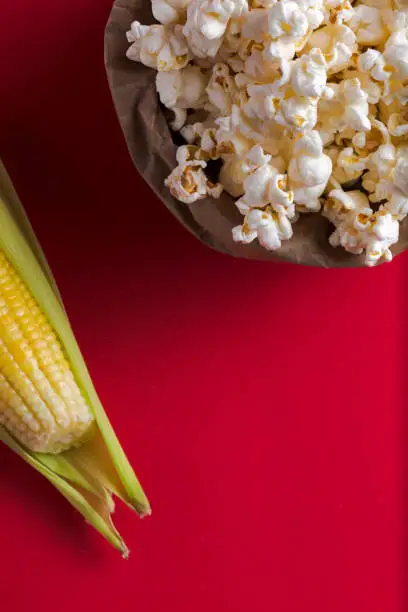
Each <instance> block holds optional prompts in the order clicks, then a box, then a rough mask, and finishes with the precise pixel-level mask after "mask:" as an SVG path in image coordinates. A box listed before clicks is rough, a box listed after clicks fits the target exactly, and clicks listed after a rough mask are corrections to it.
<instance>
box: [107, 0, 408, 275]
mask: <svg viewBox="0 0 408 612" xmlns="http://www.w3.org/2000/svg"><path fill="white" fill-rule="evenodd" d="M404 4H405V2H404V0H365V2H364V1H361V2H360V1H357V2H354V3H352V2H349V0H151V2H144V1H143V0H120V1H119V0H117V2H116V3H115V5H114V7H113V9H112V13H111V15H110V18H109V22H108V25H107V28H106V35H105V62H106V67H107V73H108V77H109V83H110V86H111V91H112V94H113V99H114V103H115V107H116V110H117V113H118V117H119V120H120V122H121V125H122V128H123V131H124V134H125V137H126V141H127V144H128V147H129V151H130V154H131V155H132V158H133V160H134V162H135V165H136V167H137V168H138V170H139V172H140V173H141V175H142V176H143V177H144V178H145V180H146V181H147V182H148V183H149V184H150V185H151V187H152V188H153V190H154V191H155V192H156V194H157V195H158V196H159V198H160V199H161V200H162V201H163V202H164V204H165V205H166V206H167V207H168V208H169V209H170V210H171V211H172V212H173V213H174V214H175V215H176V216H177V218H178V219H179V220H180V221H181V222H182V223H183V224H184V225H185V226H186V227H187V228H188V229H189V230H190V231H191V232H193V233H194V234H195V235H196V236H197V237H198V238H199V239H200V240H202V241H203V242H205V243H206V244H208V245H210V246H212V247H213V248H215V249H217V250H220V251H222V252H224V253H229V254H231V255H234V256H237V257H246V258H252V259H261V260H276V259H283V260H287V261H292V262H297V263H303V264H308V265H319V266H325V267H334V266H364V265H366V266H375V265H377V264H380V263H383V262H388V261H390V260H391V259H392V257H393V255H396V254H398V253H400V252H401V251H403V250H405V249H406V248H408V224H406V222H405V221H404V220H405V217H406V215H407V214H408V105H407V103H408V3H407V8H405V7H404ZM136 199H137V198H136ZM136 205H137V202H136Z"/></svg>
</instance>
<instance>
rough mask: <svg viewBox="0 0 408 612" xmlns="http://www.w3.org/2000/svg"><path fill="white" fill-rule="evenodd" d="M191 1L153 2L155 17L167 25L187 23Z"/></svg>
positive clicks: (164, 0) (169, 0)
mask: <svg viewBox="0 0 408 612" xmlns="http://www.w3.org/2000/svg"><path fill="white" fill-rule="evenodd" d="M190 2H191V0H152V13H153V17H154V18H155V19H156V20H157V21H159V22H160V23H163V24H165V25H167V24H169V23H180V22H182V21H185V18H186V10H187V6H188V5H189V4H190Z"/></svg>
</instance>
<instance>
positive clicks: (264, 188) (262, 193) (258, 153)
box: [236, 145, 295, 218]
mask: <svg viewBox="0 0 408 612" xmlns="http://www.w3.org/2000/svg"><path fill="white" fill-rule="evenodd" d="M271 160H272V157H271V155H265V153H264V152H263V150H262V147H261V146H260V145H256V146H254V147H253V148H252V149H251V150H250V152H249V153H248V155H247V157H246V164H245V166H244V167H243V171H244V174H246V177H245V178H244V180H243V187H244V194H243V196H242V198H241V199H240V200H238V202H236V204H237V206H238V207H241V208H242V206H243V207H244V209H245V210H247V209H250V208H256V207H257V208H264V207H265V206H267V205H270V206H271V208H272V209H273V210H275V211H276V212H279V213H284V214H286V215H287V216H288V217H289V218H292V217H293V216H294V214H295V207H294V204H293V192H292V191H287V185H288V181H287V177H286V175H284V174H280V173H279V171H278V169H277V168H275V166H274V165H273V164H272V163H271Z"/></svg>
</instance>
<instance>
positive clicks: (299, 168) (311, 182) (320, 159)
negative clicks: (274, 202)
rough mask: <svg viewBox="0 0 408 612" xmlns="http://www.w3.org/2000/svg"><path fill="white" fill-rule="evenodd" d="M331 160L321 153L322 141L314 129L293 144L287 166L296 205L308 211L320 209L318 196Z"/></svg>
mask: <svg viewBox="0 0 408 612" xmlns="http://www.w3.org/2000/svg"><path fill="white" fill-rule="evenodd" d="M331 171H332V162H331V159H330V157H328V155H325V154H324V153H323V143H322V140H321V138H320V136H319V133H318V132H316V131H312V132H306V133H305V134H304V136H302V137H301V138H300V139H299V140H298V141H297V142H296V143H295V145H294V147H293V153H292V158H291V160H290V163H289V168H288V178H289V187H290V189H292V190H293V192H294V199H295V203H296V205H301V206H302V207H304V208H305V209H306V210H308V211H318V210H320V202H319V197H320V196H321V195H322V193H323V191H324V190H325V188H326V185H327V181H328V180H329V178H330V175H331Z"/></svg>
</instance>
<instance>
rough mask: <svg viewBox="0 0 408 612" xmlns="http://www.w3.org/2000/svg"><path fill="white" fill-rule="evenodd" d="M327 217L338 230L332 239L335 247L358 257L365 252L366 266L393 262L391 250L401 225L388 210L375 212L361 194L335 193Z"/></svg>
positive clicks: (338, 191) (328, 203) (353, 192)
mask: <svg viewBox="0 0 408 612" xmlns="http://www.w3.org/2000/svg"><path fill="white" fill-rule="evenodd" d="M323 215H324V216H325V217H327V218H328V219H329V220H330V221H331V222H332V223H333V225H335V227H336V229H335V231H334V232H333V234H332V235H331V236H330V238H329V242H330V244H331V245H332V246H333V247H337V246H342V247H343V248H344V249H346V251H349V252H350V253H353V254H354V255H360V254H361V253H363V252H365V263H366V265H368V266H373V265H375V264H377V263H378V262H379V261H381V260H383V261H391V259H392V253H391V251H390V247H391V246H392V245H393V244H395V243H396V242H397V241H398V236H399V224H398V221H397V220H396V219H395V218H394V216H393V215H392V214H391V213H390V212H388V211H387V210H385V209H382V208H381V209H380V210H378V211H377V212H374V211H373V210H372V209H371V208H370V206H369V202H368V199H367V197H366V196H365V195H364V194H363V193H362V192H361V191H350V192H347V193H345V192H341V190H337V189H336V190H334V191H331V192H330V193H329V195H328V199H327V200H326V202H325V205H324V211H323Z"/></svg>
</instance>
